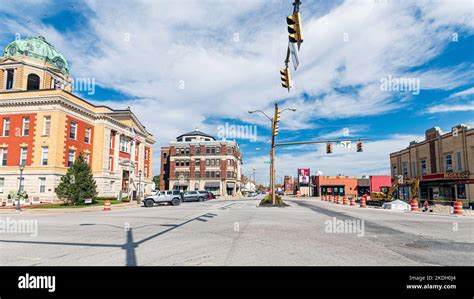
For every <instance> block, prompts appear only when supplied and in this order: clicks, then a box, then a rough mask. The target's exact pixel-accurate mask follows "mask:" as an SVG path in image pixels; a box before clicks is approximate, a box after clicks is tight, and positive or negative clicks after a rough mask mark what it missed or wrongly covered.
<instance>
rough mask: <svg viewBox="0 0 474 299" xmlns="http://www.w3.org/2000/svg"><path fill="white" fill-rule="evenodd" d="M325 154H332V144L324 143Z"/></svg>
mask: <svg viewBox="0 0 474 299" xmlns="http://www.w3.org/2000/svg"><path fill="white" fill-rule="evenodd" d="M326 154H332V144H331V143H328V144H326Z"/></svg>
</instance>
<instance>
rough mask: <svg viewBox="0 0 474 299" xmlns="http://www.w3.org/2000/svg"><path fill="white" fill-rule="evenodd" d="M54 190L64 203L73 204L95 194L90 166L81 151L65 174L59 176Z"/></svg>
mask: <svg viewBox="0 0 474 299" xmlns="http://www.w3.org/2000/svg"><path fill="white" fill-rule="evenodd" d="M55 191H56V195H57V196H58V197H59V198H60V199H62V200H64V201H65V202H66V204H73V205H79V204H83V203H84V199H86V198H94V197H96V196H97V185H96V183H95V180H94V178H93V177H92V171H91V168H90V167H89V164H88V163H87V162H86V161H85V159H84V155H83V154H82V153H80V154H79V157H77V159H76V161H74V163H73V164H72V166H71V167H69V169H68V170H67V173H66V175H65V176H63V177H62V178H61V182H60V183H59V185H58V187H57V188H56V190H55Z"/></svg>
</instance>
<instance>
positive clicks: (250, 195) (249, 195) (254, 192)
mask: <svg viewBox="0 0 474 299" xmlns="http://www.w3.org/2000/svg"><path fill="white" fill-rule="evenodd" d="M257 195H258V192H256V191H253V192H249V193H248V197H255V196H257Z"/></svg>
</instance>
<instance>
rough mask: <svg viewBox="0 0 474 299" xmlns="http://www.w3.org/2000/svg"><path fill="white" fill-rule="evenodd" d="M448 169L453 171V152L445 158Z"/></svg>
mask: <svg viewBox="0 0 474 299" xmlns="http://www.w3.org/2000/svg"><path fill="white" fill-rule="evenodd" d="M444 162H445V166H446V171H448V172H451V171H453V156H452V155H451V154H447V155H446V156H445V158H444Z"/></svg>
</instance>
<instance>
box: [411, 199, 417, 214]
mask: <svg viewBox="0 0 474 299" xmlns="http://www.w3.org/2000/svg"><path fill="white" fill-rule="evenodd" d="M410 205H411V211H412V212H418V200H416V199H412V200H411V201H410Z"/></svg>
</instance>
